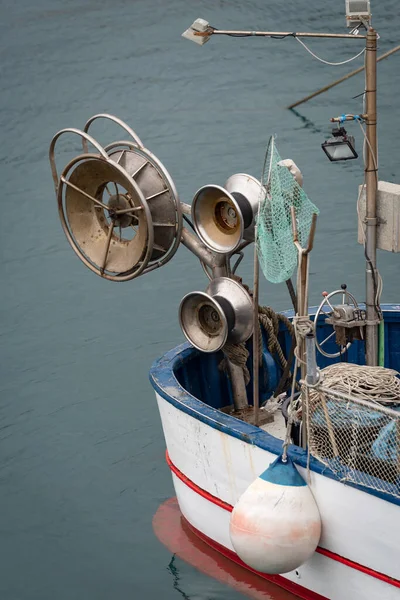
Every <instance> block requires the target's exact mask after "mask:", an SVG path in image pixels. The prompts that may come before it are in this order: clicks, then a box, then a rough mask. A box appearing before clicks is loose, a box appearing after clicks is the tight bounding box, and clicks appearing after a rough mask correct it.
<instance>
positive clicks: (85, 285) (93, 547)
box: [0, 0, 400, 600]
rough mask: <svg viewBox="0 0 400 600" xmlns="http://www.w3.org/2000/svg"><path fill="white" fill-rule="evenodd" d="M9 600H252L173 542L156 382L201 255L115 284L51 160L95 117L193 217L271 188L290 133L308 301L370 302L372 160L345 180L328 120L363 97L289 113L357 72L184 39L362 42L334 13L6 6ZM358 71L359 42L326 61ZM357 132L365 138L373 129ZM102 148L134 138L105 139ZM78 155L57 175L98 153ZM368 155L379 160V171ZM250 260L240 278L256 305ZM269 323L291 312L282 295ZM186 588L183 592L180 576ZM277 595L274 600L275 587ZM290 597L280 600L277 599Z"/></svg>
mask: <svg viewBox="0 0 400 600" xmlns="http://www.w3.org/2000/svg"><path fill="white" fill-rule="evenodd" d="M0 10H1V22H0V53H1V63H0V73H1V91H0V97H1V102H0V134H1V150H0V176H1V191H2V194H1V237H0V248H1V262H0V270H1V271H0V282H1V305H0V311H1V312H0V315H1V361H0V365H1V366H0V389H1V400H0V564H1V575H0V598H2V599H3V598H4V600H48V599H49V600H50V599H52V600H53V599H57V600H71V599H77V600H102V599H106V598H107V599H109V598H113V599H115V600H121V599H127V598H132V599H136V598H138V599H139V598H163V599H165V600H173V599H177V598H179V597H181V596H182V597H184V598H187V599H190V600H215V599H221V600H222V599H223V600H225V599H226V600H227V599H228V598H229V599H230V600H233V598H235V599H236V598H238V599H239V598H241V597H242V596H241V595H240V594H239V593H238V592H235V591H233V590H231V589H230V588H227V587H225V586H223V585H222V584H219V583H217V582H215V581H213V580H211V579H209V578H207V577H206V576H205V575H201V574H200V573H198V572H197V571H195V569H193V568H192V567H190V566H188V565H186V564H185V563H183V562H182V561H180V560H176V561H175V567H174V568H175V571H174V573H175V575H174V574H173V573H172V572H171V570H169V569H168V565H169V563H170V561H171V554H170V553H169V552H168V550H166V549H165V548H164V547H163V546H162V545H161V544H160V543H159V542H158V540H157V539H156V537H155V536H154V534H153V531H152V525H151V522H152V517H153V515H154V513H155V512H156V511H157V508H158V507H159V505H160V504H161V503H162V502H164V501H165V500H166V499H167V498H169V497H170V496H172V495H173V487H172V482H171V477H170V473H169V471H168V468H167V466H166V464H165V462H164V450H165V445H164V439H163V435H162V430H161V424H160V421H159V417H158V412H157V407H156V403H155V398H154V394H153V391H152V389H151V387H150V384H149V382H148V376H147V373H148V369H149V367H150V365H151V363H152V361H153V360H154V359H155V358H157V357H158V356H159V355H161V354H162V353H163V352H165V351H166V350H168V349H170V348H171V347H173V346H174V345H176V344H178V343H180V342H181V341H182V340H183V336H182V333H181V331H180V328H179V325H178V318H177V307H178V304H179V302H180V300H181V298H182V297H183V296H184V295H185V294H186V293H187V292H189V291H192V290H195V289H204V288H205V287H206V279H205V277H204V274H203V273H202V271H201V269H200V267H199V264H198V262H197V261H196V260H195V259H194V257H192V256H191V255H190V254H189V253H188V252H187V251H186V249H185V248H181V249H180V250H179V251H178V254H177V255H176V256H175V258H174V260H173V261H172V262H171V263H169V264H168V265H167V266H165V267H164V268H163V269H160V270H158V271H155V272H153V273H151V274H148V275H146V276H144V277H142V278H140V279H138V280H135V281H133V282H131V283H125V284H123V285H122V284H119V285H117V284H113V283H109V282H105V281H102V280H101V279H100V278H98V277H96V276H95V275H93V274H92V273H91V272H90V271H89V270H87V269H86V268H85V267H84V266H83V264H82V263H80V261H78V259H77V258H76V257H75V255H74V254H73V252H72V250H71V249H70V247H69V245H68V243H67V241H66V239H65V236H64V234H63V232H62V229H61V226H60V223H59V220H58V214H57V207H56V202H55V198H54V189H53V184H52V179H51V174H50V168H49V163H48V158H47V153H48V145H49V142H50V140H51V138H52V136H53V134H54V133H55V132H56V131H57V130H59V129H61V128H63V127H77V128H82V127H83V125H84V123H85V121H86V120H87V119H88V118H89V117H90V116H91V115H92V114H95V113H98V112H110V113H113V114H115V115H117V116H119V117H121V118H122V119H124V120H125V121H127V122H128V123H129V124H130V125H131V126H132V127H133V129H135V130H136V131H137V133H138V134H139V136H140V137H141V138H142V140H143V142H144V144H145V145H146V146H147V147H148V148H149V149H150V150H151V151H152V152H153V153H154V154H155V155H156V156H158V157H159V158H160V159H161V160H162V161H163V162H164V164H165V165H166V167H167V168H168V170H169V171H170V173H171V175H172V177H173V179H174V181H175V183H176V186H177V188H178V191H179V194H180V196H181V199H182V200H185V201H187V202H191V199H192V197H193V195H194V193H195V191H196V190H197V189H198V188H199V187H200V186H201V185H204V184H207V183H217V184H221V185H222V184H223V183H224V181H225V180H226V179H227V177H228V176H230V175H231V174H233V173H235V172H248V173H251V174H253V175H255V176H258V177H259V176H260V174H261V169H262V164H263V160H264V152H265V147H266V144H267V141H268V138H269V136H270V135H271V134H272V133H275V134H276V135H277V145H278V148H279V151H280V153H281V155H282V156H284V157H290V158H292V159H293V160H295V162H296V163H297V164H298V165H299V167H300V168H301V170H302V172H303V175H304V187H305V189H306V191H307V193H308V195H309V196H310V198H311V199H312V200H313V201H314V203H315V204H317V206H318V207H319V208H320V210H321V215H320V218H319V221H318V229H317V235H316V241H315V248H314V251H313V253H312V258H311V286H312V289H311V300H312V301H313V302H314V303H317V302H318V301H319V298H320V294H321V291H322V290H324V289H327V290H331V289H333V288H337V287H338V286H339V285H340V284H341V283H342V282H343V281H345V282H346V283H347V284H348V286H349V289H350V290H351V291H352V292H353V293H355V294H356V295H357V296H358V297H359V298H360V299H361V300H362V299H363V285H364V283H363V282H364V275H363V269H364V262H363V253H362V249H361V247H360V246H359V245H358V244H357V241H356V225H357V216H356V209H355V202H356V196H357V186H358V184H360V183H361V182H362V179H363V171H362V163H361V159H359V160H357V161H351V162H349V163H347V164H344V163H343V164H330V163H329V162H328V160H327V159H326V157H325V156H324V155H323V153H322V151H321V147H320V144H321V142H322V141H323V140H324V139H325V138H326V137H327V136H328V135H329V132H330V126H329V118H330V117H331V116H334V115H339V114H342V113H343V112H354V113H359V112H361V111H362V103H361V98H360V97H358V98H354V97H356V96H358V95H359V94H360V93H361V92H362V91H363V89H364V88H363V76H362V75H358V76H357V77H355V78H353V79H350V80H348V81H347V82H346V83H344V84H342V85H340V86H338V87H336V88H334V89H333V90H331V91H330V92H328V93H327V94H324V95H322V96H319V97H318V98H316V99H314V100H313V101H311V102H310V103H308V104H306V105H304V106H303V107H301V108H300V109H299V113H298V114H296V113H293V112H289V111H287V110H286V109H285V106H286V105H287V104H289V103H291V102H292V101H294V100H296V99H297V98H300V97H302V96H304V95H306V94H307V93H309V92H311V91H313V90H314V89H317V88H319V87H321V86H322V85H324V84H325V83H328V82H330V81H332V80H334V79H336V78H337V77H340V76H341V75H343V74H345V73H346V72H348V71H350V70H352V69H353V68H356V66H359V65H360V64H361V63H360V59H359V60H358V61H355V62H353V63H350V64H349V65H344V66H341V67H328V66H325V65H322V64H321V63H319V62H317V61H315V60H314V59H313V58H312V57H311V56H310V55H309V54H307V53H306V52H305V51H304V49H303V48H302V47H301V46H300V44H298V43H297V42H296V40H294V39H286V40H265V39H253V38H251V39H249V38H246V39H233V38H226V37H225V38H215V39H212V40H211V41H210V42H209V43H208V44H207V45H205V46H204V47H203V48H200V47H198V46H195V45H194V44H190V43H189V42H187V41H185V40H183V39H182V38H181V33H182V31H184V30H185V29H186V28H187V27H188V26H189V25H190V23H192V21H193V20H194V19H195V18H196V17H198V16H202V17H204V18H205V19H207V20H209V21H210V22H211V24H212V25H214V26H216V27H219V28H236V29H240V28H248V29H253V28H261V29H272V30H275V29H276V30H281V29H283V30H288V31H292V30H302V31H305V30H313V31H323V30H327V31H338V32H341V31H345V26H344V2H342V0H336V1H332V2H329V3H328V2H321V1H318V0H296V1H295V0H287V1H286V2H284V3H283V2H282V1H281V0H269V1H268V2H265V1H264V0H244V1H241V2H239V1H238V0H231V1H227V0H197V1H194V0H170V1H168V2H167V1H166V0H129V1H128V0H114V1H113V2H111V1H110V0H96V2H94V1H91V0H87V1H84V0H63V1H61V0H52V1H50V0H37V1H36V2H30V1H29V0H18V2H15V1H11V0H1V2H0ZM373 16H374V25H375V26H376V28H377V29H378V30H379V32H380V34H381V39H380V52H381V53H383V52H384V51H386V50H388V49H390V48H391V47H393V46H394V45H397V44H398V43H399V26H400V10H399V6H398V0H386V1H385V2H378V1H377V0H375V1H374V2H373ZM309 45H310V47H311V48H312V49H313V51H315V52H317V54H319V55H321V56H323V57H324V58H326V59H328V60H331V61H341V60H345V59H346V58H348V57H350V56H352V55H353V54H355V53H356V52H357V51H358V49H359V48H360V44H359V43H357V42H353V41H350V42H347V41H344V42H343V41H341V42H337V41H336V42H335V41H329V42H326V43H321V42H320V41H315V40H314V41H312V40H311V41H310V42H309ZM399 65H400V54H397V55H394V56H393V57H391V58H389V59H388V60H386V61H383V62H382V63H380V64H379V141H380V149H379V161H380V178H381V179H383V180H386V181H392V182H397V183H400V172H399V168H398V164H399V163H398V156H399V150H400V142H399V117H400V115H399V108H398V98H399V96H400V67H399ZM348 129H350V130H351V131H352V133H353V132H354V134H355V136H356V143H357V149H358V150H359V151H361V145H362V140H361V132H360V131H359V128H358V126H356V125H351V124H350V125H349V127H348ZM93 135H95V137H98V138H99V140H100V141H101V142H104V143H105V142H107V141H111V140H113V139H120V138H121V133H120V132H119V131H118V129H117V128H116V127H115V128H113V127H112V126H108V125H106V124H105V123H102V122H99V123H98V124H96V125H95V126H94V127H93ZM79 144H80V142H79V140H78V139H74V138H73V137H69V138H68V139H66V140H65V142H64V143H60V146H59V150H60V151H59V153H58V166H59V168H62V167H63V166H64V165H65V164H66V162H67V160H69V158H71V157H72V156H73V155H74V154H76V153H78V152H79V150H80V145H79ZM360 154H361V152H360ZM378 258H379V266H380V269H381V272H382V276H383V278H384V291H383V300H384V301H394V302H399V301H400V286H399V277H398V274H399V258H398V257H397V256H396V255H390V254H387V253H382V252H379V256H378ZM251 262H252V259H251V256H249V257H247V258H246V260H245V261H244V264H243V268H242V269H241V274H242V275H243V278H244V280H245V281H247V282H248V283H250V284H251ZM261 292H262V302H263V303H264V304H270V305H272V306H273V307H275V308H286V307H288V306H289V299H288V297H287V293H286V289H285V288H284V287H282V286H273V285H271V284H267V283H266V282H263V284H262V290H261ZM176 573H178V579H179V582H178V583H177V576H176ZM266 589H267V588H266ZM270 597H271V598H278V597H279V596H278V595H276V592H272V591H271V596H270Z"/></svg>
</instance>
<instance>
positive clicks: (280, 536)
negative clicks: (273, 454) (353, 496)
mask: <svg viewBox="0 0 400 600" xmlns="http://www.w3.org/2000/svg"><path fill="white" fill-rule="evenodd" d="M229 532H230V538H231V542H232V545H233V547H234V549H235V551H236V553H237V554H238V556H239V558H241V560H242V561H243V562H245V563H246V564H247V565H248V566H249V567H251V568H252V569H255V570H256V571H260V572H262V573H270V574H277V573H287V572H289V571H293V570H294V569H297V568H298V567H299V566H300V565H302V564H303V563H304V562H306V561H307V560H308V559H309V558H310V557H311V556H312V555H313V553H314V552H315V549H316V548H317V546H318V542H319V539H320V536H321V517H320V514H319V510H318V506H317V504H316V502H315V499H314V496H313V494H312V492H311V489H310V488H309V486H308V485H307V484H306V482H305V481H304V479H303V478H302V477H301V475H300V474H299V472H298V471H297V469H296V467H295V466H294V464H293V463H292V461H291V460H290V459H289V458H288V459H287V462H284V461H283V460H282V457H281V456H279V457H278V458H277V459H276V460H275V461H274V462H273V463H272V464H271V465H270V466H269V467H268V469H266V471H264V472H263V473H262V474H261V475H260V476H259V477H257V479H256V480H255V481H254V482H253V483H252V484H251V485H250V486H249V487H248V488H247V490H246V491H245V492H244V493H243V494H242V496H241V497H240V498H239V500H238V502H237V503H236V505H235V507H234V509H233V512H232V514H231V519H230V527H229Z"/></svg>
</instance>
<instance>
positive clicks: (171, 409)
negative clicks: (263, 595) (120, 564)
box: [156, 393, 400, 600]
mask: <svg viewBox="0 0 400 600" xmlns="http://www.w3.org/2000/svg"><path fill="white" fill-rule="evenodd" d="M156 396H157V401H158V406H159V411H160V415H161V420H162V425H163V430H164V435H165V440H166V444H167V452H168V456H169V463H170V467H171V470H172V472H173V481H174V487H175V491H176V495H177V498H178V502H179V506H180V509H181V512H182V514H183V515H184V517H185V518H186V519H187V521H188V522H189V523H190V525H191V526H192V527H193V528H194V529H195V530H196V531H197V532H198V533H199V534H200V535H202V536H203V538H206V539H207V541H208V542H209V543H214V545H215V547H217V548H218V549H220V550H221V551H222V552H223V551H224V549H225V550H226V553H227V554H228V555H229V554H231V555H233V553H234V550H233V547H232V544H231V541H230V538H229V519H230V513H231V510H232V507H233V506H234V505H235V503H236V502H237V500H238V499H239V497H240V495H241V494H242V493H243V492H244V491H245V490H246V489H247V487H248V486H249V485H250V484H251V483H252V482H253V481H254V480H255V479H256V477H257V476H258V475H259V474H260V473H261V472H263V471H264V470H265V469H266V468H267V467H268V465H269V464H270V463H271V462H272V461H273V460H274V459H275V458H276V454H274V453H272V452H268V451H266V450H264V449H263V448H260V447H258V446H257V445H254V444H253V443H248V442H246V441H244V440H242V439H239V438H238V437H235V435H234V434H233V435H232V434H229V433H227V432H224V431H221V430H219V429H218V428H216V427H212V426H210V425H208V424H206V423H204V422H203V421H202V420H200V418H196V415H192V414H188V412H185V411H183V410H179V408H177V406H174V405H173V404H172V403H170V402H169V401H168V400H167V399H165V398H163V397H162V396H161V395H160V394H158V393H157V394H156ZM263 434H264V435H268V434H266V433H265V432H260V435H263ZM298 469H299V471H300V473H301V474H302V476H303V477H304V478H305V479H307V470H306V469H305V468H302V467H298ZM309 477H310V481H309V483H310V486H311V490H312V492H313V494H314V497H315V499H316V502H317V504H318V508H319V511H320V514H321V519H322V536H321V540H320V544H319V548H318V550H317V552H316V553H315V554H314V555H313V556H312V558H311V559H310V560H308V561H307V562H306V563H305V564H303V565H302V566H301V567H299V568H298V569H296V570H295V571H292V572H290V573H286V574H284V575H280V576H279V582H280V584H281V585H282V586H283V587H288V589H291V590H292V591H293V589H294V588H293V584H294V585H295V586H299V587H295V589H296V593H297V594H298V595H299V596H300V597H303V598H310V599H312V598H318V597H320V598H321V597H322V598H329V599H330V600H363V599H368V600H370V599H372V598H380V599H385V600H399V599H400V581H399V580H400V550H399V546H398V540H399V539H400V506H398V504H397V503H392V502H389V501H386V500H385V499H383V498H381V497H378V496H376V495H372V494H370V493H368V492H365V491H363V490H360V489H357V488H356V487H352V486H349V485H345V484H343V483H341V482H339V481H335V480H334V479H331V478H329V477H326V476H325V475H323V474H320V473H316V472H313V471H310V473H309ZM238 560H239V559H238ZM271 579H272V578H271ZM273 580H274V581H277V580H276V579H275V578H274V579H273ZM289 582H291V584H292V585H290V584H289ZM285 584H287V585H285ZM318 595H319V596H318Z"/></svg>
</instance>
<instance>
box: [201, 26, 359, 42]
mask: <svg viewBox="0 0 400 600" xmlns="http://www.w3.org/2000/svg"><path fill="white" fill-rule="evenodd" d="M193 35H195V36H198V37H210V36H212V35H229V36H233V37H253V36H254V37H272V38H274V37H277V38H285V37H304V38H333V39H351V40H362V39H364V40H365V39H366V38H367V36H366V35H353V34H350V33H312V32H296V31H242V30H228V29H214V28H212V27H210V28H209V29H208V30H207V31H193Z"/></svg>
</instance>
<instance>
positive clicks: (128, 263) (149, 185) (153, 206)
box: [50, 115, 182, 281]
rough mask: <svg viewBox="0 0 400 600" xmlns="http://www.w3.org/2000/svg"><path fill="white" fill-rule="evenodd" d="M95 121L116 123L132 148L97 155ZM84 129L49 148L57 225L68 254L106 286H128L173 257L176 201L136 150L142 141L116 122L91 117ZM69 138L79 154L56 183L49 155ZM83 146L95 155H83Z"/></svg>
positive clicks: (117, 145) (158, 167) (178, 216)
mask: <svg viewBox="0 0 400 600" xmlns="http://www.w3.org/2000/svg"><path fill="white" fill-rule="evenodd" d="M98 117H104V118H110V119H111V120H114V121H116V122H117V123H118V124H121V123H122V126H123V127H124V129H125V130H126V131H128V132H129V133H130V135H131V137H133V139H134V141H133V142H130V141H120V142H113V143H111V144H109V145H108V146H106V147H104V148H103V147H102V146H101V145H100V144H99V143H98V142H96V140H95V139H94V138H92V137H91V136H90V135H89V134H88V133H87V130H88V129H89V126H90V124H91V123H92V122H93V121H94V120H95V119H96V118H98ZM85 129H86V131H80V130H77V129H64V130H62V131H60V132H58V133H57V134H56V135H55V136H54V138H53V140H52V142H51V145H50V163H51V168H52V172H53V179H54V184H55V188H56V196H57V202H58V209H59V216H60V220H61V223H62V226H63V229H64V232H65V234H66V236H67V239H68V241H69V242H70V244H71V246H72V248H73V250H74V251H75V253H76V254H77V255H78V257H79V258H80V259H81V260H82V262H83V263H84V264H85V265H86V266H87V267H88V268H89V269H91V270H92V271H93V272H94V273H96V274H97V275H100V276H101V277H103V278H105V279H108V280H111V281H128V280H130V279H134V278H135V277H137V276H139V275H141V274H143V273H147V272H149V271H151V270H153V269H155V268H158V267H160V266H162V265H164V264H165V263H166V262H168V261H169V260H170V259H171V258H172V257H173V255H174V254H175V252H176V250H177V249H178V246H179V243H180V239H181V232H182V213H181V207H180V202H179V199H178V194H177V192H176V189H175V186H174V183H173V181H172V179H171V177H170V175H169V173H168V171H167V170H166V169H165V167H164V166H163V164H162V163H161V162H160V161H159V160H158V159H157V158H156V157H155V156H154V155H153V154H152V153H151V152H149V150H147V149H145V148H143V147H142V146H139V145H138V144H139V142H140V139H139V138H138V137H137V136H136V134H135V133H134V132H133V131H132V130H131V129H130V128H129V127H128V126H127V125H125V124H124V123H123V122H122V121H120V120H119V119H117V118H116V117H112V116H110V115H95V116H94V117H92V118H91V119H90V120H89V121H88V123H87V124H86V125H85ZM67 132H69V133H75V134H78V135H79V136H81V138H82V140H83V147H84V153H83V154H81V155H79V156H77V157H75V158H74V159H73V160H71V161H70V162H69V163H68V164H67V166H66V167H65V168H64V170H63V172H62V174H61V176H60V177H58V174H57V169H56V165H55V158H54V150H55V145H56V141H57V140H58V138H59V137H60V136H61V135H62V134H64V133H67ZM87 142H89V143H91V144H92V145H93V146H94V147H95V148H96V149H97V150H98V154H94V153H89V152H88V147H87ZM140 143H141V142H140Z"/></svg>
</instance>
